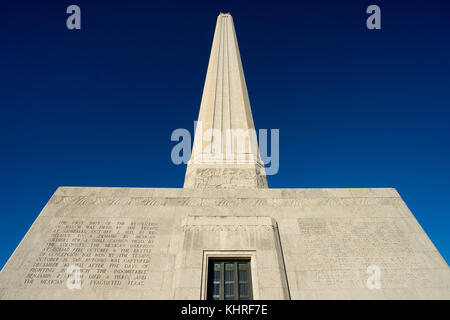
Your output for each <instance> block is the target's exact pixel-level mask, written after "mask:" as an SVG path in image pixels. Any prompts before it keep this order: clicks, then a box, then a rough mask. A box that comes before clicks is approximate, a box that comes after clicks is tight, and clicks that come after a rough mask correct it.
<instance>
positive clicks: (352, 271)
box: [291, 218, 442, 289]
mask: <svg viewBox="0 0 450 320" xmlns="http://www.w3.org/2000/svg"><path fill="white" fill-rule="evenodd" d="M298 227H299V235H298V236H296V238H295V239H296V241H292V242H291V243H292V244H294V245H295V246H294V247H293V250H294V251H295V256H296V259H297V261H300V263H296V264H295V265H294V268H295V270H296V271H297V278H298V283H299V286H300V287H301V288H303V289H342V288H366V281H367V279H368V277H369V275H370V272H369V273H368V271H367V268H368V267H369V266H375V267H376V268H377V269H378V270H379V271H380V274H381V276H380V281H381V284H382V287H383V288H408V287H440V286H442V284H441V283H440V280H439V277H438V276H436V274H435V273H433V272H430V270H429V267H430V266H429V264H428V260H427V258H426V256H425V255H424V253H423V252H422V251H423V250H424V249H423V248H420V249H421V250H422V251H421V252H417V249H416V248H415V245H414V241H413V240H414V236H415V235H416V234H414V233H408V232H405V230H404V229H403V228H402V227H401V226H400V225H399V222H396V220H395V219H377V218H360V219H355V218H353V219H349V218H327V219H324V218H303V219H298Z"/></svg>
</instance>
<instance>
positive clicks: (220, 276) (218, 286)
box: [207, 259, 253, 300]
mask: <svg viewBox="0 0 450 320" xmlns="http://www.w3.org/2000/svg"><path fill="white" fill-rule="evenodd" d="M250 269H251V268H250V260H249V259H245V260H244V259H240V260H231V259H227V260H224V259H220V260H219V259H209V262H208V283H207V284H208V291H207V299H208V300H252V299H253V293H252V281H251V279H252V277H251V270H250Z"/></svg>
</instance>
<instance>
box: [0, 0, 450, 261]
mask: <svg viewBox="0 0 450 320" xmlns="http://www.w3.org/2000/svg"><path fill="white" fill-rule="evenodd" d="M8 2H10V3H6V2H5V1H3V2H2V5H1V8H0V10H1V12H0V148H1V157H0V267H1V266H3V264H4V263H5V262H6V260H7V258H8V257H9V256H10V255H11V254H12V252H13V250H14V249H15V248H16V246H17V245H18V244H19V241H20V240H21V239H22V237H23V236H24V234H25V232H26V231H27V230H28V229H29V227H30V226H31V224H32V222H33V221H34V220H35V218H36V217H37V215H38V214H39V212H40V210H41V209H42V208H43V206H44V205H45V203H46V202H47V201H48V199H49V198H50V197H51V195H52V194H53V192H54V191H55V190H56V188H57V187H58V186H116V187H124V186H129V187H181V186H182V185H183V179H184V171H185V166H184V165H181V166H175V165H174V164H172V162H171V161H170V151H171V148H172V147H173V145H174V144H175V143H174V142H171V141H170V135H171V132H172V131H173V130H174V129H176V128H188V129H190V130H191V129H192V126H193V121H194V120H196V118H197V115H198V110H199V105H200V100H201V94H202V89H203V82H204V78H205V74H206V68H207V63H208V58H209V52H210V48H211V42H212V37H213V32H214V27H215V22H216V18H217V15H218V13H219V12H220V11H224V12H228V11H230V12H231V14H232V15H233V18H234V22H235V27H236V32H237V36H238V41H239V45H240V51H241V56H242V61H243V65H244V71H245V76H246V80H247V86H248V90H249V95H250V101H251V105H252V110H253V116H254V120H255V124H256V126H257V128H269V129H270V128H279V129H280V148H281V149H280V171H279V173H278V175H276V176H270V177H269V185H270V186H271V187H277V188H282V187H289V188H315V187H394V188H396V189H397V190H398V192H399V193H400V194H401V196H402V197H403V199H404V200H405V202H406V204H407V205H408V206H409V208H410V209H411V211H412V212H413V213H414V215H415V217H416V218H417V220H418V221H419V222H420V224H421V225H422V227H423V228H424V229H425V231H426V232H427V234H428V235H429V237H430V238H431V240H432V241H433V243H434V244H435V245H436V247H437V248H438V250H439V251H440V252H441V254H442V255H443V256H444V258H445V259H446V260H447V261H450V239H449V235H448V233H449V226H450V223H449V222H450V218H449V206H450V205H449V195H450V170H449V163H450V145H449V140H450V139H449V138H450V125H449V116H450V111H449V107H450V103H449V102H450V77H449V75H450V62H449V57H450V41H449V40H450V5H449V3H448V1H431V0H423V1H354V2H349V1H336V0H333V1H296V2H294V1H290V2H285V1H273V2H272V3H269V2H267V1H264V2H263V1H254V2H251V1H224V2H222V3H218V2H214V1H212V0H209V1H204V2H202V3H200V2H198V3H197V2H194V1H180V2H174V1H144V0H141V1H137V0H128V1H121V2H120V3H116V2H114V1H78V0H71V1H42V0H41V1H31V0H29V1H11V0H9V1H8ZM393 2H395V3H393ZM70 4H77V5H79V6H80V7H81V11H82V29H81V30H79V31H69V30H68V29H67V28H66V26H65V21H66V18H67V14H66V13H65V11H66V8H67V6H68V5H70ZM370 4H378V5H379V6H380V7H381V12H382V22H381V26H382V29H381V30H378V31H371V30H368V29H367V28H366V27H365V22H366V18H367V14H366V13H365V11H366V8H367V6H368V5H370Z"/></svg>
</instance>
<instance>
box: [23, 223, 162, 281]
mask: <svg viewBox="0 0 450 320" xmlns="http://www.w3.org/2000/svg"><path fill="white" fill-rule="evenodd" d="M157 234H158V223H157V221H156V220H154V219H147V218H133V219H129V218H114V219H107V218H77V219H75V218H59V219H58V221H57V222H56V223H55V224H54V226H53V227H52V230H51V233H50V236H49V237H48V239H47V241H46V242H45V245H44V246H43V248H42V249H41V250H40V252H39V254H38V255H37V257H36V259H35V261H34V263H32V265H31V267H30V268H29V270H28V272H27V273H26V275H25V279H24V282H23V284H24V285H25V286H27V287H34V288H66V284H67V279H68V277H72V278H73V279H75V280H77V279H79V281H81V288H83V289H84V288H129V289H139V288H143V287H145V286H146V282H147V281H149V280H150V279H149V268H150V264H151V263H152V249H153V247H154V244H155V237H156V236H157ZM78 276H79V277H78ZM77 277H78V278H77ZM79 281H78V283H80V282H79Z"/></svg>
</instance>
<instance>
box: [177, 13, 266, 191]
mask: <svg viewBox="0 0 450 320" xmlns="http://www.w3.org/2000/svg"><path fill="white" fill-rule="evenodd" d="M184 187H185V188H192V187H194V188H267V179H266V175H265V170H264V164H263V163H262V161H261V158H260V155H259V150H258V144H257V139H256V132H255V126H254V123H253V117H252V111H251V108H250V101H249V98H248V93H247V86H246V84H245V77H244V71H243V68H242V62H241V56H240V53H239V47H238V43H237V39H236V32H235V29H234V24H233V18H232V17H231V15H230V14H228V13H220V14H219V16H218V18H217V24H216V29H215V33H214V39H213V44H212V49H211V56H210V59H209V65H208V71H207V73H206V80H205V86H204V89H203V97H202V102H201V105H200V114H199V117H198V122H197V126H196V131H195V138H194V147H193V152H192V156H191V160H190V161H189V163H188V166H187V171H186V179H185V182H184Z"/></svg>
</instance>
